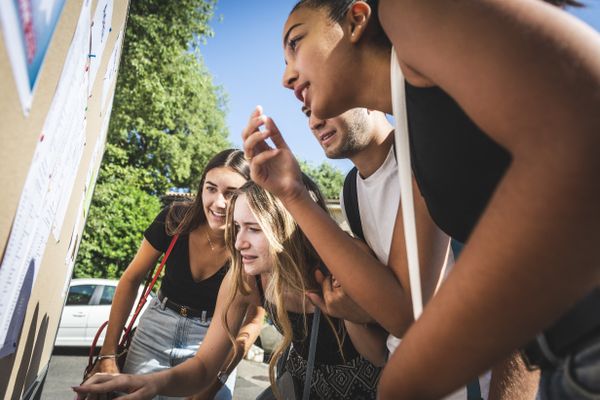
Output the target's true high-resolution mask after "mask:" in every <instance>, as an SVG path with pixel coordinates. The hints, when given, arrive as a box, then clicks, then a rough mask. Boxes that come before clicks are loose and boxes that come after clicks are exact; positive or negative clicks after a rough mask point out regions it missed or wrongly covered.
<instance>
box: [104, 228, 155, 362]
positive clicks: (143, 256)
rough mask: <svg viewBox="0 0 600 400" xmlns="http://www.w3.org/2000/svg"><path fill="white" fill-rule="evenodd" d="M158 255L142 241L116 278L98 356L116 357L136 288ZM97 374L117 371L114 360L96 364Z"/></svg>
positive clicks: (135, 295) (148, 244)
mask: <svg viewBox="0 0 600 400" xmlns="http://www.w3.org/2000/svg"><path fill="white" fill-rule="evenodd" d="M160 255H161V252H160V251H158V250H156V249H155V248H154V247H152V245H151V244H150V243H149V242H148V241H147V240H146V239H143V240H142V243H141V245H140V248H139V249H138V252H137V254H136V255H135V257H134V258H133V260H132V261H131V263H130V264H129V266H128V267H127V269H126V270H125V272H124V273H123V275H122V276H121V279H119V283H118V284H117V289H116V291H115V295H114V298H113V302H112V306H111V307H110V316H109V318H108V327H107V331H106V337H105V339H104V344H103V345H102V349H101V350H100V354H115V353H116V352H117V346H118V344H119V339H120V338H121V333H122V332H123V327H124V326H125V323H126V322H127V318H128V317H129V314H130V312H131V309H132V307H133V305H134V304H133V303H134V302H135V300H136V298H137V294H138V288H139V287H140V284H141V283H142V281H143V280H144V278H145V277H146V274H147V273H148V271H149V270H150V269H151V268H152V266H154V265H155V264H156V261H157V260H158V258H159V257H160ZM97 368H98V371H99V372H109V373H115V372H119V371H118V368H117V365H116V361H115V359H113V358H105V359H103V360H100V362H99V363H98V366H97Z"/></svg>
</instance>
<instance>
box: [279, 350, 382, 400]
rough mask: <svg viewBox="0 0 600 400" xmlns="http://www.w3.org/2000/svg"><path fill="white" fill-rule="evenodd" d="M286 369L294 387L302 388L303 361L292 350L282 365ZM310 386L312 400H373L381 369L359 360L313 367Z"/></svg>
mask: <svg viewBox="0 0 600 400" xmlns="http://www.w3.org/2000/svg"><path fill="white" fill-rule="evenodd" d="M285 368H286V369H287V370H288V371H290V373H291V374H292V377H293V378H294V386H295V387H296V388H300V391H301V390H302V388H303V387H304V379H305V377H306V368H307V363H306V360H305V359H303V358H302V357H301V356H300V354H298V352H297V351H296V350H294V348H293V346H292V349H291V350H290V355H289V357H288V359H287V361H286V363H285ZM313 371H314V372H313V377H312V381H311V386H310V398H311V399H327V400H336V399H357V400H363V399H365V400H366V399H373V400H375V398H376V391H377V383H378V382H379V375H380V374H381V368H378V367H376V366H374V365H373V364H371V363H370V362H369V361H367V360H366V359H365V358H363V357H361V356H358V357H356V358H354V359H352V360H348V361H347V362H346V363H345V364H336V365H327V364H315V367H314V370H313Z"/></svg>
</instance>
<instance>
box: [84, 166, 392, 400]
mask: <svg viewBox="0 0 600 400" xmlns="http://www.w3.org/2000/svg"><path fill="white" fill-rule="evenodd" d="M303 182H304V184H305V185H306V188H307V190H308V192H309V193H310V195H311V198H312V199H313V200H312V201H315V202H316V204H317V205H318V206H319V207H320V208H321V209H322V210H324V211H325V210H326V205H325V201H324V200H323V197H322V196H321V194H320V192H319V190H318V188H317V186H316V185H315V184H314V183H313V182H312V181H311V180H310V179H308V178H307V177H304V179H303ZM325 212H326V211H325ZM225 238H226V244H227V247H228V248H229V250H230V252H231V254H232V261H231V268H230V270H229V272H228V273H227V276H226V277H225V279H224V281H223V284H222V285H221V289H220V291H219V296H218V299H217V305H216V310H215V315H219V316H220V318H218V319H215V320H214V321H213V323H212V324H211V326H210V328H209V330H208V333H207V335H206V338H205V340H204V342H203V344H202V346H201V347H200V350H199V351H198V353H197V354H196V356H195V357H194V358H193V359H192V360H189V361H187V362H185V363H183V364H182V365H179V366H177V367H175V368H172V369H169V370H166V371H164V372H159V373H156V374H150V375H143V376H141V375H101V374H97V375H96V376H94V377H92V378H91V379H90V380H89V381H87V382H86V383H85V384H83V385H82V386H80V387H78V388H75V390H76V391H77V392H78V393H79V394H80V398H85V396H86V394H88V395H89V394H90V393H104V392H111V391H124V392H127V393H130V394H129V395H127V396H125V397H123V399H124V400H126V399H128V398H132V399H133V398H135V399H149V398H152V397H153V396H155V395H156V394H157V393H161V394H169V395H178V396H182V395H187V394H191V393H194V392H196V391H199V390H201V389H202V388H204V387H205V386H206V385H207V384H209V383H210V382H211V381H212V380H213V379H214V378H215V377H216V376H218V377H219V378H220V379H225V377H226V374H225V373H224V372H223V371H225V370H227V367H228V357H227V354H229V353H230V350H231V348H232V343H235V342H237V341H239V340H241V339H243V335H240V333H239V330H240V326H241V324H242V321H243V320H244V315H245V313H246V310H247V308H248V307H249V306H256V307H260V306H263V305H264V306H265V307H267V308H268V309H269V310H270V311H271V318H272V319H273V321H274V323H275V326H276V327H277V329H278V330H279V331H280V332H281V333H282V335H283V340H282V341H281V342H280V344H279V346H278V348H277V349H276V350H275V352H274V354H273V356H272V358H271V361H270V366H269V376H270V380H271V384H272V387H273V391H274V393H275V395H276V396H279V397H281V396H282V395H283V394H282V393H280V392H279V390H278V389H277V387H276V385H275V364H276V363H277V362H278V360H279V358H280V357H281V356H282V354H283V350H284V349H286V348H287V347H288V346H289V345H290V344H291V349H290V352H289V356H288V358H287V359H286V360H284V362H285V369H286V370H287V371H289V372H290V373H291V375H292V377H293V381H294V387H295V390H296V391H298V393H297V394H298V395H301V390H302V383H303V382H304V378H305V375H306V369H307V359H308V350H309V346H310V343H309V342H310V338H309V335H308V332H310V330H311V324H312V314H313V313H314V310H315V307H314V306H313V305H312V303H310V301H308V299H307V298H306V296H305V293H306V292H307V291H310V290H318V285H317V283H316V282H315V279H314V271H315V270H316V269H317V268H319V267H320V266H321V265H322V262H321V260H320V258H319V257H318V255H317V253H316V252H315V250H314V249H313V247H312V245H311V244H310V242H309V241H308V240H307V239H306V237H305V236H304V234H303V233H302V231H301V230H300V229H299V228H298V225H297V224H296V222H295V221H294V219H293V218H292V216H291V215H290V214H289V213H288V212H287V211H286V209H285V208H284V207H283V205H282V204H281V202H280V201H279V200H278V199H277V198H275V197H274V196H273V195H271V194H270V193H269V192H267V191H265V190H264V189H262V188H261V187H260V186H258V185H256V184H254V183H253V182H248V183H247V184H245V185H244V186H242V187H241V188H240V190H239V191H238V192H237V193H236V194H234V195H233V196H232V199H231V206H230V209H229V212H228V224H227V231H226V235H225ZM318 329H319V330H318V340H317V344H316V346H317V347H316V349H317V350H316V358H315V366H314V371H313V375H312V384H311V393H310V398H311V399H312V398H314V399H348V398H352V399H375V388H376V386H377V382H378V378H379V373H380V368H378V367H376V366H375V365H373V364H372V363H371V362H369V361H367V360H366V359H365V358H363V357H362V356H361V355H360V354H359V352H358V350H357V349H356V347H355V346H354V345H353V343H354V342H355V341H357V340H361V341H364V340H368V339H365V338H364V337H361V338H354V337H352V336H351V335H348V334H347V332H348V331H347V330H346V329H345V324H344V321H341V320H337V319H333V318H326V317H325V318H321V320H320V323H319V327H318ZM237 347H238V346H235V347H234V348H237ZM89 396H90V398H92V397H91V396H92V395H89Z"/></svg>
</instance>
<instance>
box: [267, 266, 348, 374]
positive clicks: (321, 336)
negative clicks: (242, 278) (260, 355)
mask: <svg viewBox="0 0 600 400" xmlns="http://www.w3.org/2000/svg"><path fill="white" fill-rule="evenodd" d="M255 278H256V286H257V287H258V292H259V294H260V300H261V303H262V304H263V305H264V307H265V308H266V309H267V310H269V313H270V314H274V311H275V310H274V306H273V304H271V303H268V302H266V301H265V294H264V289H263V286H262V282H261V280H260V275H256V276H255ZM287 314H288V317H289V319H290V324H291V325H292V333H293V337H292V344H293V346H294V350H296V351H297V352H298V354H300V356H301V357H302V358H303V359H305V360H308V349H309V347H310V331H311V329H312V321H313V314H306V330H305V329H304V316H303V315H302V314H301V313H295V312H291V311H288V312H287ZM330 319H331V322H332V323H333V326H334V327H336V330H337V335H338V336H339V338H340V340H341V341H342V352H343V354H342V353H340V346H339V345H338V342H337V339H336V334H335V332H334V330H333V329H332V327H331V325H330V324H329V322H328V321H327V318H325V316H324V315H323V316H322V317H321V319H320V320H319V333H318V335H317V336H318V340H317V351H316V353H315V364H317V365H319V364H325V365H340V364H344V363H346V362H348V361H350V360H352V359H354V358H356V357H358V356H359V353H358V351H357V350H356V349H355V348H354V345H353V344H352V341H351V340H350V336H348V334H347V333H346V332H345V330H344V329H341V328H340V327H341V325H342V324H343V321H342V320H339V319H336V318H330ZM273 324H274V325H275V328H277V330H278V331H279V332H280V333H282V330H281V328H280V327H279V325H278V324H277V321H276V320H275V319H273Z"/></svg>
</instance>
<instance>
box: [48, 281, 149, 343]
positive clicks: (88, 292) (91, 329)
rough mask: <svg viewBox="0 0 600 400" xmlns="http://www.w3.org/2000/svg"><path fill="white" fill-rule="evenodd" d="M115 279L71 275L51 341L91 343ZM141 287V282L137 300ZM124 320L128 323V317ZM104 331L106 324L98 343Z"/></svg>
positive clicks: (105, 312)
mask: <svg viewBox="0 0 600 400" xmlns="http://www.w3.org/2000/svg"><path fill="white" fill-rule="evenodd" d="M117 283H118V281H116V280H109V279H72V280H71V284H70V286H69V293H68V295H67V301H66V303H65V307H64V309H63V313H62V316H61V318H60V324H59V326H58V333H57V335H56V342H55V343H54V345H55V346H77V347H83V346H85V347H87V346H90V345H91V344H92V341H93V340H94V336H96V332H97V331H98V328H100V325H102V324H103V323H104V322H105V321H107V320H108V316H109V314H110V306H111V304H112V300H113V296H114V295H115V289H116V288H117ZM142 290H143V287H141V286H140V289H139V291H138V296H137V298H136V304H137V299H139V297H140V295H141V293H142ZM154 297H155V296H154V294H153V293H150V295H149V296H148V299H147V301H146V304H145V305H144V308H143V309H142V312H141V313H140V315H139V316H138V320H137V321H136V325H137V323H138V322H139V318H140V316H141V315H142V313H143V312H144V311H145V309H146V308H147V307H148V305H149V304H150V303H151V301H152V299H153V298H154ZM134 311H135V310H132V311H131V314H130V315H129V318H131V317H132V316H133V313H134ZM127 322H128V323H129V320H128V321H127ZM126 326H127V325H126ZM105 334H106V328H105V329H104V331H103V332H102V335H101V336H100V338H99V339H98V343H97V346H98V347H99V346H102V344H103V343H104V336H105Z"/></svg>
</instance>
